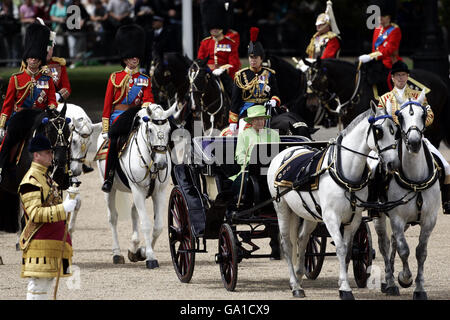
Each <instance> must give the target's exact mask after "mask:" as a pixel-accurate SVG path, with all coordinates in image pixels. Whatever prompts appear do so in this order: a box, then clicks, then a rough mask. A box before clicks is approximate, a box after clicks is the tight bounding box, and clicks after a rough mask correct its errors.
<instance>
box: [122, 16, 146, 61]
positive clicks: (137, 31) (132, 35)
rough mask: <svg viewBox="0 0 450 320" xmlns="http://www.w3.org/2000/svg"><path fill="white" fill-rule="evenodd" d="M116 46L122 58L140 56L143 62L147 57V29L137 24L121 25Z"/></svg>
mask: <svg viewBox="0 0 450 320" xmlns="http://www.w3.org/2000/svg"><path fill="white" fill-rule="evenodd" d="M115 42H116V47H117V48H118V50H119V55H120V59H121V60H123V59H128V58H139V59H140V61H141V62H142V61H143V59H144V57H145V31H144V29H143V28H142V27H141V26H138V25H137V24H128V25H124V26H122V27H120V28H119V29H118V30H117V33H116V38H115Z"/></svg>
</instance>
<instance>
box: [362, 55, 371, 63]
mask: <svg viewBox="0 0 450 320" xmlns="http://www.w3.org/2000/svg"><path fill="white" fill-rule="evenodd" d="M370 60H372V57H371V56H369V55H368V54H363V55H361V56H359V61H361V62H362V63H367V62H369V61H370Z"/></svg>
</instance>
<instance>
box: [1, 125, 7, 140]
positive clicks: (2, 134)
mask: <svg viewBox="0 0 450 320" xmlns="http://www.w3.org/2000/svg"><path fill="white" fill-rule="evenodd" d="M5 134H6V130H5V128H0V141H1V140H3V138H4V137H5Z"/></svg>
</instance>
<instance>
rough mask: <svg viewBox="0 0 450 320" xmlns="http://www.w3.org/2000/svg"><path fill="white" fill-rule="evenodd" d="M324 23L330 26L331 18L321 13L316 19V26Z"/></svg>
mask: <svg viewBox="0 0 450 320" xmlns="http://www.w3.org/2000/svg"><path fill="white" fill-rule="evenodd" d="M324 23H326V24H330V17H329V16H328V15H327V14H326V13H321V14H319V16H318V17H317V19H316V26H318V25H321V24H324Z"/></svg>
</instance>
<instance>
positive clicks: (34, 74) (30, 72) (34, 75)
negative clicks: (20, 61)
mask: <svg viewBox="0 0 450 320" xmlns="http://www.w3.org/2000/svg"><path fill="white" fill-rule="evenodd" d="M40 71H41V70H40V69H38V71H36V72H32V71H31V70H30V69H28V67H26V68H25V72H26V74H28V75H29V76H31V77H36V76H37V75H38V74H39V72H40Z"/></svg>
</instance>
